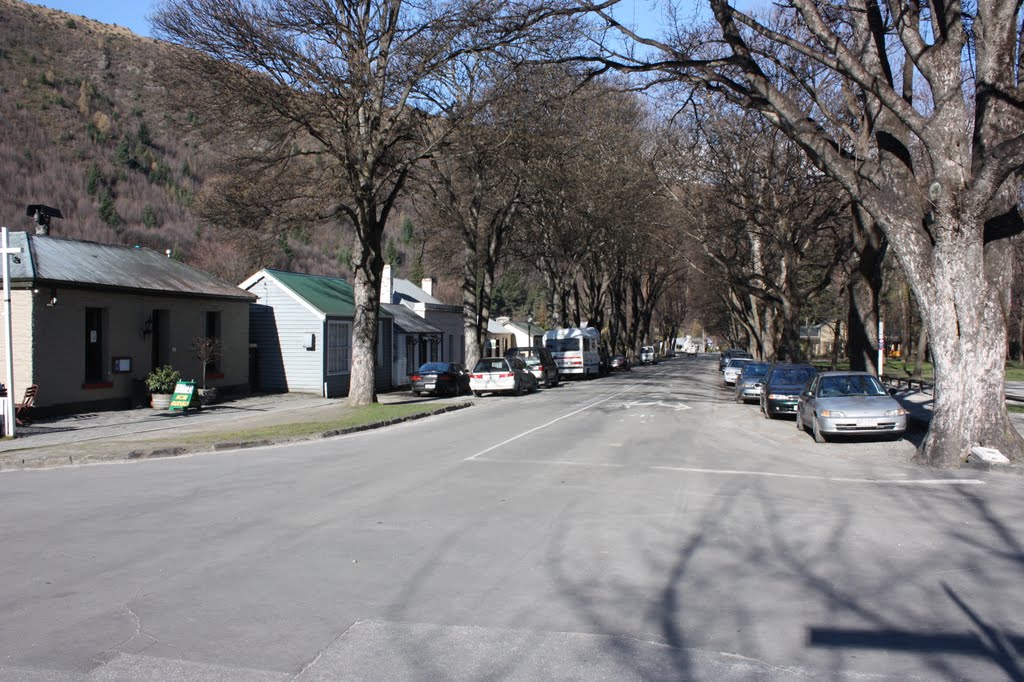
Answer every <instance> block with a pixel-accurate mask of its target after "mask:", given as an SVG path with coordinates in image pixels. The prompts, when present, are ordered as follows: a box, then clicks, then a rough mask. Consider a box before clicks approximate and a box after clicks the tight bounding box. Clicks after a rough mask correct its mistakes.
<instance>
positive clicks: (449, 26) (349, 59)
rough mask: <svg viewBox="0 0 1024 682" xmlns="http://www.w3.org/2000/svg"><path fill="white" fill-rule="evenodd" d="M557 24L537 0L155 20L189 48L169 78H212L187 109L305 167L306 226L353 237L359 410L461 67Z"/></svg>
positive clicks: (259, 153) (452, 0)
mask: <svg viewBox="0 0 1024 682" xmlns="http://www.w3.org/2000/svg"><path fill="white" fill-rule="evenodd" d="M552 16H553V12H552V10H551V6H550V5H544V4H541V3H540V2H533V1H531V0H523V2H501V1H499V0H447V1H444V0H442V1H439V2H432V1H429V0H424V1H423V2H401V1H400V0H342V1H337V2H333V1H330V0H293V1H286V0H264V1H259V2H256V1H249V0H167V1H166V2H165V3H164V5H163V6H162V8H161V9H160V11H159V12H158V13H157V15H156V16H155V18H154V22H153V23H154V29H155V33H156V34H157V35H158V36H160V37H162V38H165V39H167V40H169V41H170V42H172V43H175V44H176V45H177V46H179V47H178V49H174V50H172V57H173V61H172V62H171V67H172V68H171V69H169V73H170V74H172V76H173V75H176V76H177V80H178V82H179V83H181V84H187V83H189V82H192V81H194V80H196V79H199V80H203V81H205V82H207V83H209V84H210V87H208V88H205V89H204V90H203V92H199V91H198V89H193V90H192V91H191V93H192V94H193V95H194V96H195V98H196V99H195V100H193V101H192V102H190V104H191V105H192V106H194V107H196V110H197V111H198V114H199V117H200V119H201V122H202V123H203V124H205V130H206V133H207V134H208V135H229V136H231V139H232V140H233V141H234V142H235V145H234V147H233V150H234V151H233V154H232V156H233V157H234V159H235V160H236V162H237V163H238V164H239V165H240V166H241V167H243V168H247V169H258V168H270V167H273V166H277V165H282V164H299V165H301V167H302V169H303V171H304V174H305V178H306V183H305V186H304V191H303V192H302V196H303V197H304V198H305V199H306V201H307V205H309V206H310V207H311V208H310V221H311V222H316V221H318V220H319V221H324V220H326V221H330V222H332V223H333V224H334V225H336V226H344V225H346V224H350V225H351V227H352V228H353V229H354V231H355V235H356V240H355V241H356V248H355V249H354V250H353V252H352V259H351V263H350V266H351V270H352V271H353V272H354V281H353V287H354V289H355V311H356V312H355V320H354V324H353V339H352V349H353V350H352V368H351V383H350V389H349V398H348V401H349V403H350V404H353V405H361V404H366V403H370V402H372V401H374V400H375V398H376V396H375V392H374V376H375V353H374V349H375V348H376V345H377V320H378V313H379V306H380V285H381V273H382V271H383V266H384V258H383V253H382V252H383V234H384V228H385V226H386V224H387V222H388V218H389V217H390V216H391V213H392V211H393V209H394V207H395V203H396V201H397V200H398V198H399V197H400V196H401V194H402V192H403V190H404V188H405V185H406V182H407V180H408V178H409V176H410V174H411V173H412V172H413V171H414V169H415V168H416V166H417V164H418V163H419V162H420V160H422V159H424V158H426V157H428V156H429V155H430V154H431V153H433V152H434V151H435V150H436V149H437V148H438V146H439V144H440V143H441V142H442V141H443V140H444V139H445V138H446V137H447V136H448V135H449V134H450V132H451V131H452V130H453V129H454V128H455V127H456V126H458V125H459V123H460V119H459V117H458V115H457V112H456V111H455V110H454V108H455V106H457V103H458V98H457V97H452V93H451V90H450V87H449V86H450V85H451V81H450V80H449V76H450V74H451V73H452V70H453V65H457V64H466V65H471V64H472V62H473V61H474V60H475V59H476V57H477V55H481V54H487V53H490V52H493V51H496V50H508V51H510V52H511V51H513V50H515V48H516V47H517V46H518V45H520V44H524V43H525V41H528V40H530V41H532V40H538V39H540V38H541V37H542V36H543V35H544V32H545V29H546V27H547V24H546V22H547V21H548V20H549V19H551V18H552ZM177 90H178V91H179V92H188V90H186V89H184V88H178V89H177ZM204 93H210V95H209V96H204ZM303 160H308V161H305V162H304V161H303Z"/></svg>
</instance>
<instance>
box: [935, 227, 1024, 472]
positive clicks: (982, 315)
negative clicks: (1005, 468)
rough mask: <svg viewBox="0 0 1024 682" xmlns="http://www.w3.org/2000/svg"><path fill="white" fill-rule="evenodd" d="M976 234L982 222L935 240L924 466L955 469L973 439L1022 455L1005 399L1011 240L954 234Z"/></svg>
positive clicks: (1013, 455)
mask: <svg viewBox="0 0 1024 682" xmlns="http://www.w3.org/2000/svg"><path fill="white" fill-rule="evenodd" d="M944 218H945V219H947V220H951V218H950V217H948V216H944ZM971 227H973V228H974V229H969V228H971ZM979 233H980V230H979V229H977V226H969V225H963V226H962V229H961V230H959V231H957V232H953V234H952V235H949V236H947V238H946V240H944V241H941V242H938V243H936V245H935V248H934V254H933V258H932V263H933V276H932V277H931V278H930V280H931V285H932V286H933V287H934V291H932V292H930V295H929V296H921V295H920V294H919V295H918V300H919V301H922V308H923V309H924V314H925V319H926V321H927V323H928V336H929V337H930V341H931V349H932V361H933V362H934V366H935V400H934V403H933V406H934V410H933V415H932V421H931V427H930V428H929V430H928V434H927V435H926V436H925V439H924V442H923V443H922V444H921V447H920V449H919V450H918V452H917V455H916V457H915V461H917V462H919V463H922V464H928V465H931V466H937V467H958V466H960V465H961V464H962V463H963V462H964V461H965V460H966V459H967V456H968V454H969V453H970V450H971V447H972V446H974V445H981V446H984V447H989V448H995V449H997V450H999V451H1000V452H1002V453H1003V454H1004V455H1006V456H1007V457H1009V458H1010V459H1011V460H1014V461H1021V459H1022V454H1024V438H1021V435H1020V434H1019V433H1018V432H1017V430H1016V428H1015V427H1014V426H1013V424H1012V423H1011V422H1010V417H1009V415H1008V414H1007V411H1006V398H1005V374H1004V372H1005V369H1006V356H1005V349H1006V334H1007V328H1006V316H1005V314H1006V310H1005V307H1006V306H1005V304H1006V301H1005V296H1006V291H1007V290H1008V281H1007V280H1008V278H1009V277H1011V276H1012V275H1010V274H1009V273H1011V272H1012V270H1009V269H1007V268H1008V266H1009V257H1008V255H1009V254H1008V249H1009V244H1008V243H1007V240H1001V241H996V242H992V243H990V244H988V245H987V246H982V244H981V239H980V238H978V237H977V236H974V237H973V239H972V238H971V237H970V236H968V237H966V238H963V237H961V238H960V239H957V238H956V236H960V235H978V234H979ZM954 235H956V236H954ZM972 254H973V255H975V257H974V258H971V257H970V256H971V255H972ZM965 256H967V257H965ZM925 302H926V303H925Z"/></svg>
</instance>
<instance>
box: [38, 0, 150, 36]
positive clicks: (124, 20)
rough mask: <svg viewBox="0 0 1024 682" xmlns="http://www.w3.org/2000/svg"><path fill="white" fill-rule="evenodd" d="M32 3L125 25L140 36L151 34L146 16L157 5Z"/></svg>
mask: <svg viewBox="0 0 1024 682" xmlns="http://www.w3.org/2000/svg"><path fill="white" fill-rule="evenodd" d="M32 4H34V5H42V6H44V7H49V8H50V9H60V10H64V11H65V12H70V13H71V14H79V15H81V16H83V17H88V18H90V19H95V20H96V21H102V22H103V23H104V24H117V25H118V26H124V27H125V28H128V29H131V31H132V32H134V33H137V34H139V35H140V36H148V35H150V31H149V21H147V20H146V17H148V16H149V15H150V14H152V13H153V12H155V11H156V6H157V2H156V1H155V0H34V1H33V2H32Z"/></svg>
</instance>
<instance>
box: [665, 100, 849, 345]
mask: <svg viewBox="0 0 1024 682" xmlns="http://www.w3.org/2000/svg"><path fill="white" fill-rule="evenodd" d="M711 108H712V109H713V111H707V112H704V113H702V114H700V115H699V116H698V118H699V125H696V126H694V127H693V129H692V130H691V134H690V136H688V137H691V138H693V139H692V140H690V141H688V142H687V143H686V144H684V145H681V146H680V145H676V146H675V147H674V153H673V155H672V159H671V161H670V162H666V163H665V171H663V172H664V173H665V174H666V176H667V180H666V191H668V192H669V193H670V194H671V196H673V197H674V199H675V201H676V202H677V203H679V204H680V207H681V213H682V217H681V219H680V227H681V229H682V231H683V233H684V234H685V235H686V236H688V237H690V238H692V239H693V240H694V241H695V242H696V243H698V244H700V245H701V248H702V249H703V250H704V253H705V254H706V255H707V256H708V258H709V259H710V260H711V261H713V262H714V263H715V264H716V266H717V267H716V271H717V273H718V276H719V278H720V280H721V282H722V284H723V285H724V290H723V291H722V295H723V300H724V301H725V302H726V304H727V305H728V306H729V308H730V310H731V311H732V313H733V315H734V316H735V318H736V321H737V323H738V324H739V325H741V326H742V327H743V328H744V329H745V330H746V332H747V336H748V337H749V339H750V343H749V346H750V350H751V352H752V353H754V354H755V355H756V356H757V357H762V358H767V359H786V360H803V359H804V357H803V356H804V352H803V348H802V346H801V344H800V337H799V332H800V325H801V323H802V321H803V314H802V313H803V311H804V310H805V309H806V308H808V307H809V304H810V303H811V302H812V300H813V298H814V297H815V296H817V295H819V294H820V293H822V292H825V291H827V290H828V289H829V288H830V285H831V283H832V276H833V272H834V270H835V269H836V268H837V266H838V265H839V264H840V263H841V262H842V261H843V260H845V258H846V257H847V253H848V251H849V237H848V233H849V223H848V220H846V216H848V215H849V213H848V210H847V207H848V205H849V201H848V199H847V197H846V195H845V192H844V191H843V190H842V189H841V188H839V187H838V186H837V185H836V183H835V182H834V181H832V180H831V179H829V178H828V177H827V176H825V175H824V174H823V173H821V172H820V171H819V170H818V169H816V168H815V167H814V166H813V165H812V164H810V163H809V162H808V161H807V158H806V156H805V155H804V154H803V153H802V152H801V151H800V149H799V148H798V147H797V146H796V145H794V144H793V143H792V142H791V141H790V140H788V139H787V138H786V137H785V136H784V135H782V134H781V133H779V132H778V131H777V130H775V129H774V128H772V127H771V126H770V125H768V124H767V123H765V122H764V121H763V120H762V119H760V117H759V116H758V115H757V114H753V113H747V114H744V113H742V112H738V111H736V110H735V109H732V110H731V111H730V109H731V107H730V106H729V105H727V104H725V103H720V105H719V106H717V107H711Z"/></svg>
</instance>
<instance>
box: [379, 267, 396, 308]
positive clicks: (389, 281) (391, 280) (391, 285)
mask: <svg viewBox="0 0 1024 682" xmlns="http://www.w3.org/2000/svg"><path fill="white" fill-rule="evenodd" d="M380 280H381V281H380V302H381V303H391V302H392V301H391V299H392V297H393V296H394V292H395V275H394V273H393V272H392V271H391V263H385V264H384V272H382V273H381V277H380Z"/></svg>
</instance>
